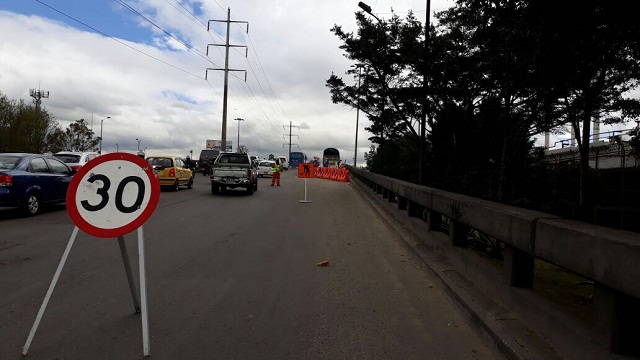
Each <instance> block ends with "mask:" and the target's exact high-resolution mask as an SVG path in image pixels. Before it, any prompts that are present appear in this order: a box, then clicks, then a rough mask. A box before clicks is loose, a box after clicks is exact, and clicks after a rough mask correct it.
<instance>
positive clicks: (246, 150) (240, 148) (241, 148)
mask: <svg viewBox="0 0 640 360" xmlns="http://www.w3.org/2000/svg"><path fill="white" fill-rule="evenodd" d="M236 152H237V153H238V154H247V153H249V148H248V147H246V146H245V145H238V149H237V150H236Z"/></svg>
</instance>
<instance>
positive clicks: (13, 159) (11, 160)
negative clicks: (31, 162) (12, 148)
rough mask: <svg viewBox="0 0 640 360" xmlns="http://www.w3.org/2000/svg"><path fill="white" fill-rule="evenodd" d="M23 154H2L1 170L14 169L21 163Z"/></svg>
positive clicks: (0, 159) (0, 158) (0, 160)
mask: <svg viewBox="0 0 640 360" xmlns="http://www.w3.org/2000/svg"><path fill="white" fill-rule="evenodd" d="M21 159H22V157H21V156H16V155H0V170H13V169H15V168H17V167H18V164H20V160H21Z"/></svg>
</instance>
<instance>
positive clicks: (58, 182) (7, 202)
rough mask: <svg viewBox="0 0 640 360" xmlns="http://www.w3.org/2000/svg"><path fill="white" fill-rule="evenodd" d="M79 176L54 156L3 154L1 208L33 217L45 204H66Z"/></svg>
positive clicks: (1, 157) (0, 163)
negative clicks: (20, 211) (74, 179)
mask: <svg viewBox="0 0 640 360" xmlns="http://www.w3.org/2000/svg"><path fill="white" fill-rule="evenodd" d="M75 173H76V170H73V169H71V168H70V167H69V166H67V165H66V164H65V163H63V162H62V161H60V160H58V159H56V158H54V157H52V156H48V155H40V154H25V153H0V206H8V207H17V208H20V209H21V210H22V211H23V212H24V213H25V214H26V215H29V216H33V215H36V214H38V213H39V212H40V211H41V210H42V207H43V206H45V205H51V204H59V203H64V202H65V201H66V195H67V188H68V187H69V183H70V182H71V178H72V176H73V175H74V174H75Z"/></svg>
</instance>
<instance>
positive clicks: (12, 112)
mask: <svg viewBox="0 0 640 360" xmlns="http://www.w3.org/2000/svg"><path fill="white" fill-rule="evenodd" d="M99 142H100V138H99V137H95V136H94V134H93V131H91V130H89V128H88V127H87V123H86V122H85V121H84V119H81V120H77V121H76V122H74V123H72V124H70V125H69V127H68V128H67V129H64V130H63V129H62V128H61V127H60V125H59V124H58V122H57V121H56V120H55V119H54V117H53V115H51V114H50V113H49V112H48V111H47V110H44V109H41V108H38V107H36V106H35V104H33V105H32V104H26V103H25V102H24V100H20V101H16V100H10V99H9V98H8V97H7V96H6V95H4V94H2V93H1V92H0V152H9V151H15V152H29V153H37V154H40V153H46V152H48V153H55V152H58V151H62V150H68V151H90V150H93V149H94V148H95V146H96V145H97V144H98V143H99Z"/></svg>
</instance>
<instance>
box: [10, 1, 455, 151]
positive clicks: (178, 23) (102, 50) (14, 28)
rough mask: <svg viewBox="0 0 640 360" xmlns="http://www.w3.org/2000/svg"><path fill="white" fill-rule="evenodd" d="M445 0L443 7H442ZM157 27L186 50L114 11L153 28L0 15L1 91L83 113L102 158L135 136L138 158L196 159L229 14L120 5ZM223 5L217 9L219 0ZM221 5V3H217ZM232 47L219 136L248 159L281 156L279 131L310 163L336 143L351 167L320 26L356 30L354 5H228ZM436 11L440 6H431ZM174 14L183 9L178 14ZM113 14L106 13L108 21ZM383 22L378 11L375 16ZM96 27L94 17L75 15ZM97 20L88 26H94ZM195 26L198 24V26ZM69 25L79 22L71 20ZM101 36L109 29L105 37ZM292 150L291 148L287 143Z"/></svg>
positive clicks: (210, 132)
mask: <svg viewBox="0 0 640 360" xmlns="http://www.w3.org/2000/svg"><path fill="white" fill-rule="evenodd" d="M390 2H391V1H390V0H389V1H382V0H380V1H378V2H377V7H376V8H375V9H374V12H375V11H380V12H386V13H388V12H389V9H390V7H391V4H390ZM445 2H449V1H445ZM127 3H128V4H130V5H131V6H132V7H133V8H135V9H136V10H137V11H140V12H141V13H144V14H145V16H147V17H148V18H149V19H151V20H152V21H153V22H154V23H155V24H156V25H158V26H159V27H161V28H163V29H164V30H166V31H167V32H169V33H171V34H173V35H174V36H175V37H176V38H178V39H180V40H181V41H182V42H184V43H186V44H188V45H189V46H192V47H193V49H191V50H188V49H187V47H186V46H185V45H184V44H183V43H182V42H179V41H177V40H176V39H174V38H172V37H169V36H168V35H167V34H166V33H164V32H162V31H160V30H158V29H157V28H156V27H154V26H153V25H151V24H149V23H148V22H146V21H145V20H143V19H142V18H140V17H138V16H136V15H134V14H133V13H131V12H129V11H128V10H125V9H118V7H115V8H114V9H116V10H117V14H119V16H120V18H119V21H122V22H123V23H124V22H126V23H134V22H138V23H139V24H140V25H141V26H144V27H147V28H148V29H152V30H153V34H154V35H153V37H149V38H147V39H146V40H143V41H141V42H138V43H136V42H131V41H126V40H122V39H112V38H109V37H105V36H103V35H100V34H96V33H93V32H88V31H87V29H86V28H81V29H77V28H74V27H71V26H69V25H66V24H64V23H60V22H55V21H52V20H48V19H46V18H42V17H38V16H25V15H18V14H15V13H10V12H6V11H0V23H2V24H3V30H2V32H0V69H2V72H1V73H0V91H1V92H2V93H4V94H6V95H7V96H8V97H9V98H12V99H24V100H25V101H30V98H29V89H31V88H41V89H43V90H48V91H49V92H50V97H49V98H48V99H44V100H43V106H44V107H45V108H46V109H47V110H48V111H50V112H51V113H53V115H54V116H55V117H56V118H57V119H58V121H59V122H60V123H61V125H63V126H66V125H67V124H68V123H70V122H73V121H75V120H77V119H80V118H84V119H86V120H87V121H88V122H89V124H91V123H93V130H94V132H96V134H99V131H100V128H99V126H100V120H101V119H103V118H105V117H106V116H110V117H111V118H110V119H107V120H104V122H103V137H104V142H103V145H102V148H103V150H104V151H106V152H108V151H115V147H116V145H115V144H116V143H118V145H119V149H120V150H121V151H123V150H124V151H126V150H129V151H135V150H136V148H137V145H138V144H137V141H136V140H135V139H136V138H139V139H140V140H142V142H141V143H140V146H141V147H142V148H143V149H144V148H147V152H148V153H150V154H152V153H154V152H162V153H175V154H179V155H186V154H188V153H189V150H193V151H194V153H195V154H199V152H200V149H201V148H203V147H204V146H205V141H206V140H207V139H220V133H221V127H222V108H223V99H222V95H223V72H222V71H215V70H210V71H208V74H207V78H208V81H205V80H204V77H205V69H206V68H222V67H224V56H223V54H224V48H223V47H217V46H210V47H209V57H208V58H207V57H206V56H205V55H204V53H205V52H206V51H207V44H223V43H224V40H223V39H224V37H225V24H224V23H216V22H211V23H210V24H211V27H212V29H214V30H215V32H214V31H212V32H210V33H207V32H206V21H207V20H224V19H226V15H227V14H226V10H227V9H226V7H225V8H224V9H222V8H221V7H220V6H219V5H218V2H210V1H206V2H202V3H200V1H193V2H187V3H185V2H182V4H183V5H184V6H185V7H186V8H188V9H190V11H191V12H192V13H194V10H193V7H190V6H191V4H197V5H198V7H200V6H202V12H203V14H202V15H201V16H199V20H198V21H195V20H194V19H193V18H191V16H190V15H189V14H188V13H187V12H186V10H184V9H183V8H182V7H180V6H178V5H177V2H176V3H171V2H166V1H161V0H139V1H136V2H133V1H128V2H127ZM220 3H222V2H220ZM394 3H395V4H394V5H393V6H394V10H396V11H400V12H401V11H406V10H407V9H410V8H414V9H423V8H424V6H425V5H424V2H422V1H412V0H405V1H395V2H394ZM223 6H224V5H223ZM229 7H230V8H231V19H232V20H237V21H248V22H249V34H248V35H247V34H244V31H245V30H246V24H232V26H231V34H230V35H231V43H232V44H236V45H247V46H248V47H249V55H248V58H247V59H245V58H244V53H245V51H244V49H242V48H235V49H232V50H231V56H230V61H229V68H232V69H245V70H247V72H248V74H247V82H246V83H244V74H243V73H239V72H231V73H230V76H229V94H228V114H227V120H228V121H227V140H230V141H233V142H234V144H235V143H236V142H237V126H238V124H237V122H235V121H233V120H232V119H234V118H238V117H240V118H243V119H245V121H243V122H242V123H241V124H240V143H241V144H242V145H246V146H247V147H248V148H249V149H250V150H251V151H252V153H254V154H257V155H267V154H269V153H286V151H288V142H289V138H288V134H289V129H288V125H289V124H290V123H291V124H293V125H294V126H297V127H295V128H292V135H297V136H292V138H291V142H292V143H295V144H297V145H298V146H300V148H302V150H303V151H305V152H307V153H308V155H309V156H310V157H312V156H320V155H321V152H322V149H324V148H327V147H336V148H338V149H340V150H341V153H342V157H343V158H344V159H347V161H348V162H351V161H352V159H353V144H354V136H355V111H353V109H350V108H348V107H345V106H341V105H335V104H332V103H331V100H330V95H329V92H328V89H327V88H326V87H325V80H326V79H327V78H328V77H329V75H330V74H331V72H332V71H334V72H335V73H336V74H343V73H344V71H345V70H346V69H348V67H349V65H350V62H349V61H348V60H347V59H345V58H344V57H343V52H342V50H340V49H339V48H338V46H340V42H339V41H338V39H337V38H336V37H335V36H334V35H333V34H332V33H331V32H330V31H329V30H330V29H331V27H333V26H334V24H338V25H343V27H344V28H345V29H347V30H349V29H351V30H349V31H354V30H355V17H354V13H355V12H356V11H358V10H359V9H358V7H357V1H354V2H353V3H351V2H348V3H345V2H344V1H342V0H325V1H321V2H300V1H294V0H283V1H278V2H271V1H258V0H253V1H237V2H231V4H230V5H229ZM432 8H433V9H437V7H436V6H433V5H432ZM179 11H180V12H179ZM112 15H113V14H112ZM381 16H384V15H381ZM80 20H82V21H83V22H85V23H87V24H89V25H90V26H94V27H96V28H98V29H100V27H99V26H98V24H99V21H100V19H99V18H97V17H96V18H81V19H80ZM96 23H97V24H96ZM203 23H204V25H203ZM72 25H73V26H80V25H78V24H76V23H73V24H72ZM107 35H109V34H107ZM368 124H369V123H368V121H367V120H366V118H364V117H363V116H361V117H360V122H359V125H360V130H359V140H358V145H359V149H358V162H359V163H364V159H363V153H364V152H365V151H367V150H368V149H369V145H370V143H369V141H368V140H367V138H368V137H369V136H370V134H368V133H367V132H366V131H365V130H364V127H365V126H367V125H368ZM293 149H297V147H295V146H294V147H293Z"/></svg>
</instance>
